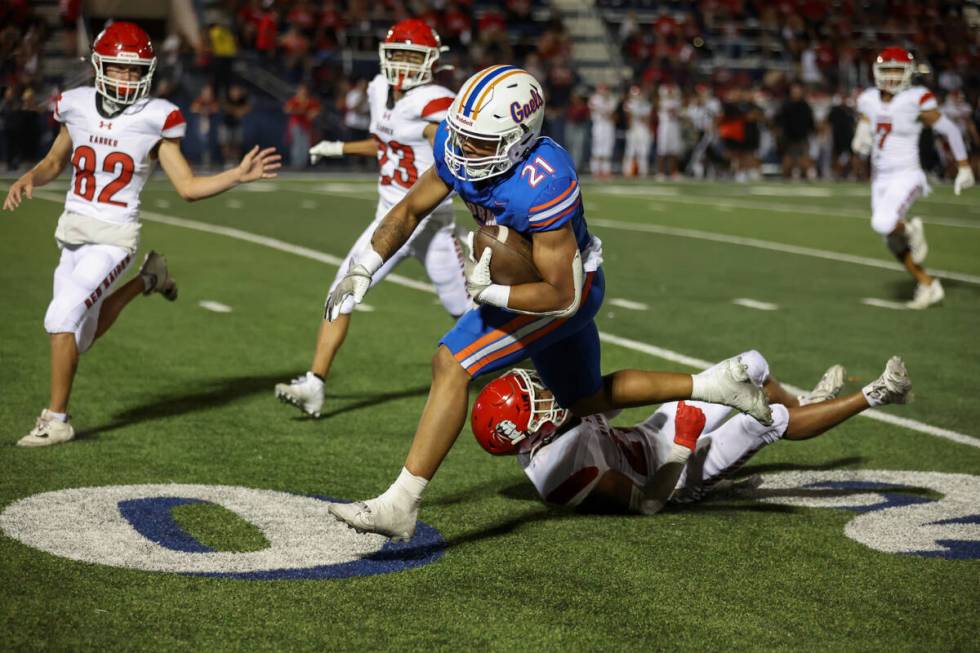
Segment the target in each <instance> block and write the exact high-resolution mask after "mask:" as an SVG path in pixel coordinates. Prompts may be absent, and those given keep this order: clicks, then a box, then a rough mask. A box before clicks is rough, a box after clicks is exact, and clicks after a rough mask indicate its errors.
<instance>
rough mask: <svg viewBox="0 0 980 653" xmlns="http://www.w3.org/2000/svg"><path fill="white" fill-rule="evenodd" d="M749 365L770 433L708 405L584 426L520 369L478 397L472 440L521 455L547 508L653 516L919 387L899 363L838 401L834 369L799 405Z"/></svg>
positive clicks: (764, 369)
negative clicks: (776, 447)
mask: <svg viewBox="0 0 980 653" xmlns="http://www.w3.org/2000/svg"><path fill="white" fill-rule="evenodd" d="M741 360H742V361H744V362H746V364H747V365H748V368H749V376H751V378H752V381H753V383H755V384H757V385H758V386H759V387H761V388H762V389H763V390H764V391H765V392H766V395H767V396H768V397H769V401H770V402H771V403H770V405H771V406H772V409H773V423H772V425H771V426H764V425H762V424H760V423H759V422H757V421H756V420H754V419H752V418H751V417H748V416H747V415H735V416H732V411H731V409H729V408H728V407H727V406H722V405H719V404H707V403H701V402H687V403H685V402H680V403H676V402H674V403H669V404H666V405H664V406H662V407H661V408H660V409H659V410H657V411H656V412H655V413H653V414H652V415H650V417H649V418H647V419H646V420H644V421H643V422H641V423H640V424H637V425H635V426H633V427H630V428H620V427H614V426H611V425H610V424H609V420H608V419H607V418H606V416H604V415H601V414H600V415H591V416H589V417H585V418H583V419H578V418H576V417H573V416H572V415H571V414H570V413H569V412H568V411H567V410H564V409H562V408H560V407H559V406H558V405H557V404H556V403H555V400H554V395H553V394H552V393H551V391H550V390H548V389H547V388H546V387H544V386H543V385H541V383H540V381H539V380H538V378H537V376H536V375H535V374H534V373H533V372H530V371H528V370H521V369H516V370H512V371H511V372H508V373H506V374H504V375H503V376H501V377H500V378H498V379H495V380H494V381H491V382H490V383H489V384H488V385H487V386H486V387H485V388H484V389H483V390H482V391H481V392H480V394H479V396H478V397H477V399H476V401H475V402H474V404H473V416H472V426H473V433H474V435H476V439H477V441H478V442H479V443H480V445H481V446H482V447H483V448H484V449H486V450H487V451H488V452H490V453H492V454H496V455H507V454H517V459H518V462H519V463H520V465H521V467H522V468H523V470H524V473H525V474H527V477H528V478H529V479H530V481H531V482H532V483H533V484H534V487H535V488H536V489H537V491H538V493H539V494H540V495H541V498H542V499H544V500H545V501H547V502H548V503H554V504H559V505H566V506H578V505H579V504H581V503H582V502H583V501H585V500H589V503H613V504H615V505H617V506H619V507H622V508H626V509H628V510H630V511H632V512H639V513H643V514H647V515H649V514H653V513H655V512H658V511H659V510H660V509H661V508H663V506H664V505H665V504H666V503H667V502H668V501H673V502H681V503H683V502H689V501H696V500H698V499H700V498H702V497H703V496H704V495H705V494H707V493H708V492H711V491H712V490H713V489H717V488H718V487H720V486H721V484H722V482H729V481H725V479H727V478H728V477H729V476H730V475H731V474H733V473H734V472H735V471H736V470H738V469H739V468H740V467H741V466H742V465H744V464H745V463H746V462H747V461H748V460H749V459H750V458H751V457H752V456H754V455H755V454H757V453H758V452H759V451H761V450H762V448H763V447H765V446H766V445H769V444H772V443H773V442H777V441H779V440H807V439H809V438H814V437H817V436H818V435H820V434H822V433H824V432H826V431H827V430H828V429H830V428H832V427H834V426H836V425H837V424H840V423H841V422H843V421H844V420H847V419H849V418H851V417H853V416H855V415H857V414H859V413H860V412H862V411H864V410H866V409H868V408H870V407H872V406H879V405H882V404H903V403H906V401H907V400H908V399H909V397H910V391H911V387H912V383H911V380H910V379H909V375H908V372H907V370H906V369H905V364H904V363H903V362H902V359H900V358H898V357H893V358H891V359H890V360H889V361H888V363H887V364H886V366H885V371H884V372H882V374H881V376H880V377H878V379H876V380H875V381H874V382H872V383H870V384H868V385H867V386H865V387H864V388H863V389H862V390H861V391H860V392H855V393H853V394H851V395H848V396H847V397H842V398H840V399H836V398H835V397H836V396H837V394H838V393H839V392H840V389H841V387H842V386H843V383H844V368H842V367H841V366H840V365H835V366H833V367H831V368H830V369H829V370H827V373H826V374H824V376H823V378H822V379H821V380H820V383H818V384H817V386H816V387H815V388H814V389H813V391H812V392H811V393H809V394H808V395H805V396H804V397H799V398H798V397H794V396H793V395H792V394H790V393H789V392H787V391H786V390H785V389H784V388H783V387H782V386H781V385H780V384H779V382H778V381H776V380H775V379H774V378H773V377H772V376H771V375H770V374H769V365H768V363H767V362H766V360H765V358H763V357H762V355H761V354H760V353H759V352H756V351H747V352H745V353H743V354H742V355H741ZM702 429H703V432H702ZM699 436H700V437H699Z"/></svg>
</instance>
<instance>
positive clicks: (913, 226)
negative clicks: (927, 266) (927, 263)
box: [905, 218, 929, 265]
mask: <svg viewBox="0 0 980 653" xmlns="http://www.w3.org/2000/svg"><path fill="white" fill-rule="evenodd" d="M905 235H906V236H907V237H908V239H909V251H910V252H911V253H912V262H913V263H915V264H916V265H922V262H923V261H924V260H926V256H927V255H928V254H929V243H927V242H926V229H925V226H923V224H922V219H921V218H912V219H911V220H909V221H908V222H906V223H905Z"/></svg>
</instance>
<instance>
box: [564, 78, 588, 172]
mask: <svg viewBox="0 0 980 653" xmlns="http://www.w3.org/2000/svg"><path fill="white" fill-rule="evenodd" d="M588 138H589V105H588V102H587V101H586V99H585V95H584V94H583V93H580V92H578V91H575V92H573V93H572V97H571V101H570V102H569V105H568V110H567V111H566V112H565V142H564V143H563V145H564V146H565V148H566V149H567V150H568V153H569V154H570V155H571V157H572V161H573V162H574V163H575V169H576V170H584V169H585V145H586V141H587V140H588Z"/></svg>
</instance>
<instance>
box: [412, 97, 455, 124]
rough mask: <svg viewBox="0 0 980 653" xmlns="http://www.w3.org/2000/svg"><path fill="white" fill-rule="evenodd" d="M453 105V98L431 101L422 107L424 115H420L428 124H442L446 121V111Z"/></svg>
mask: <svg viewBox="0 0 980 653" xmlns="http://www.w3.org/2000/svg"><path fill="white" fill-rule="evenodd" d="M452 103H453V98H451V97H448V96H446V97H438V98H435V99H433V100H429V101H428V102H426V103H425V106H423V107H422V113H421V114H420V115H421V117H422V120H425V121H427V122H442V121H443V120H445V119H446V111H448V110H449V107H450V105H452Z"/></svg>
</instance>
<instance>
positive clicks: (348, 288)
mask: <svg viewBox="0 0 980 653" xmlns="http://www.w3.org/2000/svg"><path fill="white" fill-rule="evenodd" d="M451 191H452V189H451V188H450V187H449V186H447V185H446V183H445V182H444V181H443V180H442V179H440V178H439V175H438V174H437V173H436V170H435V168H434V167H432V168H429V169H428V170H426V171H425V172H424V173H423V174H422V176H421V177H419V179H418V181H417V182H415V185H414V186H412V189H411V190H410V191H408V194H407V195H405V197H404V198H403V199H402V200H401V201H400V202H398V204H395V206H393V207H391V210H390V211H388V214H387V215H386V216H385V217H384V220H382V221H381V224H380V225H378V228H377V229H376V230H375V232H374V235H373V236H372V237H371V247H370V248H369V251H367V252H364V253H363V254H362V255H361V256H359V257H358V258H356V259H354V260H353V261H351V266H350V270H348V272H347V276H345V277H344V278H343V280H341V282H340V283H339V284H337V286H336V287H335V288H334V289H333V292H331V293H330V296H329V297H327V305H326V307H325V308H324V317H325V318H326V319H327V320H329V321H331V322H332V321H334V320H335V319H337V317H338V316H339V315H340V311H341V307H342V306H343V304H344V302H345V301H346V300H347V299H348V298H351V299H352V300H353V301H354V303H355V304H359V303H360V302H361V300H363V299H364V294H365V293H366V292H367V290H368V288H370V287H371V278H372V277H373V276H374V273H375V272H377V271H378V270H380V269H381V266H382V265H384V263H385V261H387V260H388V259H389V258H391V257H392V256H394V254H395V252H397V251H398V250H399V249H400V248H401V246H402V245H404V244H405V243H406V242H408V239H409V238H410V237H411V236H412V232H414V231H415V228H416V227H418V225H419V223H420V222H421V221H422V219H423V218H424V217H425V216H427V215H429V213H431V212H432V211H433V210H434V209H435V208H436V207H437V206H439V205H440V204H441V203H442V202H443V200H445V199H446V198H447V197H449V193H450V192H451Z"/></svg>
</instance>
